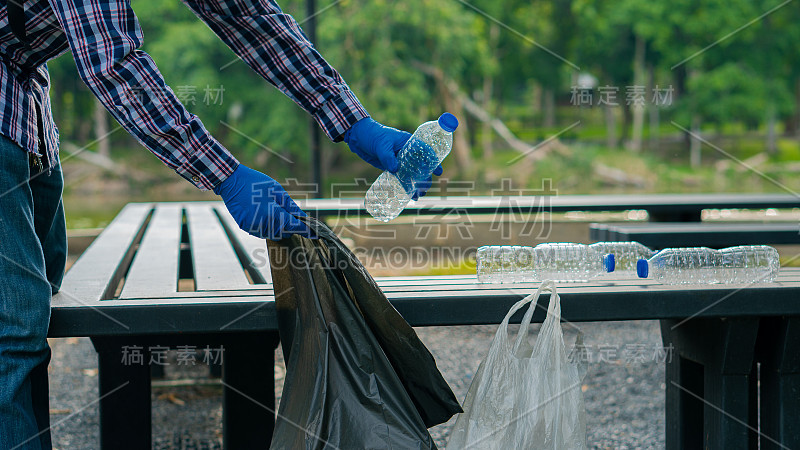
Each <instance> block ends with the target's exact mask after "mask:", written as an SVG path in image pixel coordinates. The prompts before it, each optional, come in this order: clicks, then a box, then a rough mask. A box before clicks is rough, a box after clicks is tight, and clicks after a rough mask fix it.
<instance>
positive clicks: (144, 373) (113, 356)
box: [92, 338, 152, 450]
mask: <svg viewBox="0 0 800 450" xmlns="http://www.w3.org/2000/svg"><path fill="white" fill-rule="evenodd" d="M92 343H93V344H94V347H95V350H97V360H98V384H99V390H100V448H102V449H114V450H117V449H142V448H150V447H152V429H151V424H150V416H151V410H150V366H149V365H148V362H149V360H150V356H149V354H147V351H146V349H143V350H142V353H143V355H142V356H143V361H142V364H127V365H126V364H124V363H123V355H124V354H125V353H124V349H123V347H124V345H122V344H120V343H119V342H118V341H117V340H115V339H113V338H92ZM125 345H127V346H130V345H132V344H131V343H130V342H127V343H126V344H125Z"/></svg>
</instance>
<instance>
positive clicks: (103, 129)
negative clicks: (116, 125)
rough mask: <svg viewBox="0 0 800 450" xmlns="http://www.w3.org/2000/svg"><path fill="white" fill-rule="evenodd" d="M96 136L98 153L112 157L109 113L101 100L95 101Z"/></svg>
mask: <svg viewBox="0 0 800 450" xmlns="http://www.w3.org/2000/svg"><path fill="white" fill-rule="evenodd" d="M94 136H95V139H96V140H97V153H99V154H101V155H103V156H105V157H106V158H108V157H110V156H111V143H110V142H109V139H108V113H107V112H106V108H105V107H104V106H103V104H102V103H100V100H97V99H95V100H94Z"/></svg>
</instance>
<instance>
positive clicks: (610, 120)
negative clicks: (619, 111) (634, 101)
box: [603, 105, 619, 149]
mask: <svg viewBox="0 0 800 450" xmlns="http://www.w3.org/2000/svg"><path fill="white" fill-rule="evenodd" d="M603 113H604V114H605V116H606V146H607V147H608V148H610V149H615V148H617V146H618V145H619V141H618V140H617V121H616V117H615V116H614V107H613V106H610V105H605V106H603Z"/></svg>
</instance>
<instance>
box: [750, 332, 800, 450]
mask: <svg viewBox="0 0 800 450" xmlns="http://www.w3.org/2000/svg"><path fill="white" fill-rule="evenodd" d="M798 346H800V318H797V317H793V318H769V319H762V321H761V332H760V333H759V343H758V349H759V353H758V355H757V356H758V358H759V359H760V360H761V432H762V435H761V436H760V438H761V448H762V449H778V448H781V446H783V447H782V448H800V352H798V350H797V348H798Z"/></svg>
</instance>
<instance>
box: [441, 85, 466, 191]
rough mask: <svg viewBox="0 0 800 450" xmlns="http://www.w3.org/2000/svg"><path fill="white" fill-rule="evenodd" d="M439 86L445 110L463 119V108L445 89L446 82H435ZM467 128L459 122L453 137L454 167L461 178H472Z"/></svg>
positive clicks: (463, 123) (462, 122)
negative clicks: (455, 166) (456, 167)
mask: <svg viewBox="0 0 800 450" xmlns="http://www.w3.org/2000/svg"><path fill="white" fill-rule="evenodd" d="M437 82H438V84H439V92H441V95H442V99H443V100H444V106H445V110H447V111H450V112H452V113H453V114H455V116H456V117H465V112H464V106H463V104H462V102H461V100H460V99H458V98H456V96H454V95H453V93H451V92H450V90H449V89H448V88H447V85H446V81H444V80H437ZM464 128H467V121H466V120H462V121H460V122H459V130H458V131H459V133H455V134H454V135H453V151H452V152H453V154H454V156H455V158H456V165H457V166H458V170H459V173H460V174H461V175H462V176H467V177H471V176H472V149H470V146H469V140H468V139H466V138H465V136H466V135H467V134H468V133H469V130H466V129H464Z"/></svg>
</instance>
